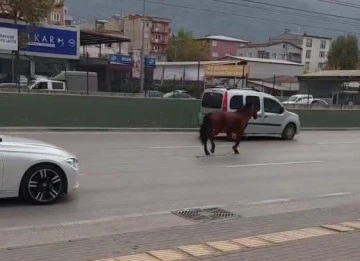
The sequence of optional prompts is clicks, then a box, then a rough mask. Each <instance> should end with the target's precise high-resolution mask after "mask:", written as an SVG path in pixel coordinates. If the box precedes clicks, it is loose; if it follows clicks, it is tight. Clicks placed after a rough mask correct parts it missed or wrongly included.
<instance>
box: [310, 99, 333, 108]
mask: <svg viewBox="0 0 360 261" xmlns="http://www.w3.org/2000/svg"><path fill="white" fill-rule="evenodd" d="M310 104H311V105H321V106H327V105H329V104H328V103H327V101H325V100H322V99H313V100H312V101H311V103H310Z"/></svg>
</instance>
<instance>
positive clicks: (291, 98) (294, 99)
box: [289, 96, 300, 102]
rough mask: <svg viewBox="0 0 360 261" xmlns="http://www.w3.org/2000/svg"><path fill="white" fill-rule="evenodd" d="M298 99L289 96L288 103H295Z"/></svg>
mask: <svg viewBox="0 0 360 261" xmlns="http://www.w3.org/2000/svg"><path fill="white" fill-rule="evenodd" d="M299 98H300V97H299V96H291V97H290V98H289V101H291V102H296V101H297V100H298V99H299Z"/></svg>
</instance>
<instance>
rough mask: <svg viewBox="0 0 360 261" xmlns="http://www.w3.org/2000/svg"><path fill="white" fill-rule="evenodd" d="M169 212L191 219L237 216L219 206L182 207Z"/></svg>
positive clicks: (203, 219)
mask: <svg viewBox="0 0 360 261" xmlns="http://www.w3.org/2000/svg"><path fill="white" fill-rule="evenodd" d="M171 213H173V214H175V215H177V216H179V217H182V218H185V219H188V220H192V221H206V220H218V219H227V218H234V217H239V216H238V215H236V214H234V213H232V212H229V211H227V210H224V209H221V208H204V209H200V208H195V209H184V210H176V211H173V212H171Z"/></svg>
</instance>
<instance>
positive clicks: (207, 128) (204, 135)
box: [200, 114, 212, 144]
mask: <svg viewBox="0 0 360 261" xmlns="http://www.w3.org/2000/svg"><path fill="white" fill-rule="evenodd" d="M211 133H212V123H211V119H210V114H206V115H205V116H204V118H203V122H202V124H201V127H200V140H201V142H202V144H205V143H206V141H207V140H208V139H209V138H210V135H211Z"/></svg>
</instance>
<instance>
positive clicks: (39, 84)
mask: <svg viewBox="0 0 360 261" xmlns="http://www.w3.org/2000/svg"><path fill="white" fill-rule="evenodd" d="M28 88H29V89H30V90H37V91H38V90H39V91H66V84H65V82H62V81H53V80H48V79H38V80H35V81H31V82H29V84H28Z"/></svg>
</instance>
